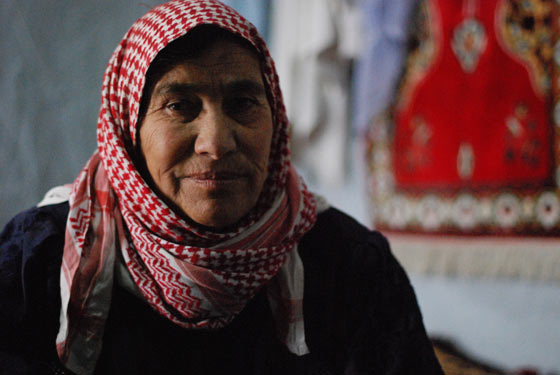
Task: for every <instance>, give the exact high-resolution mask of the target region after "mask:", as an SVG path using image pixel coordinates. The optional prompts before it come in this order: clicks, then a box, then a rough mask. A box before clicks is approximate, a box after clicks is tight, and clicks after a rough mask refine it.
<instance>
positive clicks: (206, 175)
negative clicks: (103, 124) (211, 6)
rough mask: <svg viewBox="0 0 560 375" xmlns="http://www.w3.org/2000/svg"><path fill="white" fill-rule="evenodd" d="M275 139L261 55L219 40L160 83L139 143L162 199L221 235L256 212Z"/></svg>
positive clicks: (155, 89) (141, 131)
mask: <svg viewBox="0 0 560 375" xmlns="http://www.w3.org/2000/svg"><path fill="white" fill-rule="evenodd" d="M272 133H273V123H272V113H271V109H270V105H269V102H268V100H267V95H266V90H265V86H264V83H263V79H262V76H261V69H260V63H259V59H258V57H257V55H256V53H255V52H254V51H252V50H249V49H248V48H247V47H245V46H242V45H240V44H238V43H236V42H235V41H226V40H218V41H216V42H215V43H213V44H212V45H210V46H208V47H207V48H205V50H204V51H202V52H201V53H200V54H199V56H198V57H196V58H191V59H188V60H186V61H184V62H182V63H180V64H178V65H176V66H174V67H173V68H172V69H171V70H170V71H168V72H167V73H166V74H164V75H163V76H162V77H161V78H160V79H159V81H157V83H156V84H155V86H154V89H153V92H152V95H151V97H150V101H149V105H148V109H147V112H146V116H145V117H144V119H143V121H142V123H141V125H140V131H139V137H140V149H141V152H142V155H143V157H144V163H145V165H146V167H147V170H148V172H149V174H150V176H151V179H152V182H153V184H155V187H156V188H157V190H159V193H160V194H162V195H163V196H164V198H165V199H166V200H167V201H169V202H171V203H172V204H173V205H175V206H176V208H178V209H180V210H181V211H182V212H183V213H184V214H186V215H187V216H188V217H189V218H190V219H192V220H193V221H195V222H196V223H199V224H202V225H204V226H207V227H211V228H216V229H221V228H225V227H228V226H231V225H232V224H235V223H236V222H238V221H239V220H240V219H241V218H243V217H244V216H245V215H246V214H247V213H248V212H249V211H250V210H251V208H253V207H254V206H255V204H256V202H257V200H258V198H259V195H260V193H261V191H262V188H263V185H264V181H265V180H266V177H267V169H268V160H269V154H270V144H271V139H272Z"/></svg>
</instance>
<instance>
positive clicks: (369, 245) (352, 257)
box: [300, 207, 396, 272]
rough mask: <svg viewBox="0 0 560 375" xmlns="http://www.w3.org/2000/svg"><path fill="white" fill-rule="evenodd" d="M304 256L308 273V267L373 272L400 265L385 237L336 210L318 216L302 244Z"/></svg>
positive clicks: (328, 210)
mask: <svg viewBox="0 0 560 375" xmlns="http://www.w3.org/2000/svg"><path fill="white" fill-rule="evenodd" d="M300 254H301V257H302V260H303V262H304V264H305V266H306V269H307V267H308V264H310V265H317V264H322V265H324V266H326V265H327V264H330V263H332V264H336V265H337V268H338V269H340V267H342V266H343V265H346V266H351V267H358V268H359V269H368V268H369V269H371V268H372V267H373V268H379V267H386V266H390V265H393V264H394V263H396V261H395V259H394V258H393V256H392V254H391V251H390V246H389V243H388V241H387V239H386V238H385V237H384V236H383V235H382V234H381V233H379V232H377V231H374V230H370V229H368V228H366V227H365V226H363V225H362V224H360V223H358V222H357V221H356V220H355V219H354V218H352V217H351V216H349V215H347V214H345V213H343V212H342V211H340V210H338V209H336V208H333V207H331V208H329V209H327V210H326V211H324V212H322V213H321V214H319V215H318V217H317V221H316V223H315V225H314V226H313V228H312V229H311V230H310V231H309V232H308V233H307V234H306V235H305V236H304V237H303V238H302V240H301V241H300ZM352 271H353V272H355V271H357V270H356V269H355V268H354V269H353V270H352Z"/></svg>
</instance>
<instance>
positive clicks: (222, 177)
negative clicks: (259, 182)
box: [185, 171, 247, 190]
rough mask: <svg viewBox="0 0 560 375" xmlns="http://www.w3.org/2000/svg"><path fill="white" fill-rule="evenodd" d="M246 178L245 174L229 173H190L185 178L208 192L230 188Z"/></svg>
mask: <svg viewBox="0 0 560 375" xmlns="http://www.w3.org/2000/svg"><path fill="white" fill-rule="evenodd" d="M246 177H247V176H246V174H242V173H237V172H229V171H227V172H202V173H190V174H188V175H187V176H185V178H186V179H187V180H188V181H191V182H194V183H195V184H197V185H200V186H202V187H204V188H207V189H210V190H214V189H223V188H228V187H232V186H233V185H235V184H238V183H239V182H241V180H242V179H244V178H246Z"/></svg>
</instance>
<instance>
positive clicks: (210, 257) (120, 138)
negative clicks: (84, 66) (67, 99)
mask: <svg viewBox="0 0 560 375" xmlns="http://www.w3.org/2000/svg"><path fill="white" fill-rule="evenodd" d="M203 24H213V25H217V26H219V27H222V28H225V29H227V30H229V31H230V32H232V33H234V34H237V35H239V36H241V37H243V38H244V39H246V40H248V41H249V42H250V43H251V44H252V45H253V46H254V47H255V49H256V51H257V52H258V54H259V55H260V57H261V59H262V61H261V66H262V73H263V80H264V83H265V85H266V87H267V90H268V93H269V98H270V101H271V103H270V106H271V109H272V114H273V121H274V133H273V138H272V145H271V154H270V158H269V166H268V177H267V180H266V182H265V185H264V187H263V191H262V193H261V196H260V198H259V200H258V202H257V205H256V207H254V208H253V209H252V211H250V212H249V214H248V215H247V217H245V218H244V219H242V220H241V222H240V223H238V225H237V227H235V228H234V229H232V230H231V231H230V232H227V233H221V232H220V233H218V232H213V231H209V230H206V229H205V228H202V227H200V226H197V225H196V224H192V223H190V222H188V221H187V220H185V219H183V218H182V217H181V216H180V215H178V214H177V213H175V212H174V211H173V210H172V209H171V208H170V207H168V206H167V205H166V204H165V203H164V202H163V201H162V200H161V199H160V198H159V197H158V196H157V195H156V194H155V193H154V192H153V191H152V190H151V189H150V187H149V186H148V184H147V183H146V182H145V181H144V179H143V178H142V176H141V175H140V173H139V172H138V171H137V169H136V167H135V165H134V163H133V161H132V160H133V158H132V156H131V153H132V151H131V150H134V147H135V145H136V143H137V139H136V136H137V127H138V124H137V120H138V110H139V105H140V99H141V94H142V90H143V86H144V80H145V74H146V71H147V69H148V67H149V65H150V63H151V61H152V60H153V59H154V57H155V56H156V54H157V53H158V52H159V51H161V49H163V48H164V47H165V46H166V45H168V44H169V43H170V42H171V41H173V40H175V39H177V38H179V37H181V36H182V35H185V34H186V33H187V32H188V31H189V30H191V29H192V28H194V27H195V26H198V25H203ZM97 141H98V151H97V153H96V154H94V156H93V157H92V158H91V159H90V161H89V162H88V164H87V165H86V168H85V169H84V170H83V171H82V173H81V174H80V175H79V176H78V178H77V179H76V181H75V183H74V185H73V190H72V194H71V197H70V214H69V219H68V220H69V221H68V224H69V225H68V229H67V234H66V244H65V250H64V257H63V268H62V274H61V289H62V305H63V308H62V312H61V328H60V330H59V335H58V338H57V349H58V352H59V357H60V358H61V361H62V362H63V364H65V365H66V366H67V367H69V368H71V369H72V370H74V371H75V372H77V373H91V372H92V371H93V369H94V366H95V360H96V358H97V356H98V355H99V353H100V348H101V337H102V333H103V324H104V321H105V318H106V314H107V311H108V307H109V305H110V298H111V285H112V283H113V269H114V267H113V265H114V264H115V262H119V260H118V259H119V257H121V256H122V259H123V262H124V263H125V265H126V268H127V269H128V272H129V274H130V275H131V278H132V281H133V283H134V284H135V285H136V286H137V288H138V289H139V291H140V292H141V294H142V295H143V296H144V298H145V299H146V300H147V301H148V302H149V303H150V305H152V307H153V308H154V309H156V310H157V311H159V312H160V313H161V314H162V315H164V316H166V317H167V318H168V319H170V320H171V321H173V322H174V323H176V324H178V325H180V326H182V327H185V328H192V329H203V328H219V327H223V326H224V325H225V324H227V323H228V322H230V321H231V320H232V319H233V318H234V317H235V315H236V314H237V313H239V312H240V311H241V309H242V308H243V307H244V305H245V303H246V301H247V300H248V299H249V298H251V297H252V296H254V295H255V294H256V292H257V291H258V290H259V289H260V288H261V287H263V286H264V285H265V283H267V282H268V281H269V280H271V279H272V278H273V277H274V276H275V275H276V274H277V273H278V271H279V270H280V269H281V267H283V265H284V264H285V262H286V260H287V259H288V257H289V255H290V254H291V255H292V256H293V254H294V251H295V249H296V248H297V242H298V240H299V239H300V238H301V236H303V234H305V233H306V232H307V231H308V230H309V229H310V228H311V226H312V225H313V223H314V222H315V219H316V201H315V198H314V197H313V195H312V194H310V193H309V192H308V191H307V190H306V187H305V185H304V184H303V182H302V181H301V180H300V179H299V177H298V176H297V174H296V173H295V171H294V170H293V168H292V165H291V162H290V155H289V146H288V121H287V118H286V114H285V109H284V105H283V102H282V96H281V93H280V89H279V85H278V77H277V75H276V72H275V69H274V64H273V62H272V60H271V58H270V55H269V53H268V50H267V48H266V46H265V43H264V41H263V40H262V39H261V38H260V37H259V36H258V33H257V30H256V29H255V28H254V26H252V25H251V24H250V23H248V22H247V21H246V20H244V19H243V18H242V17H241V16H240V15H238V14H237V13H235V11H233V10H232V9H230V8H229V7H227V6H225V5H223V4H221V3H219V2H217V1H213V0H200V1H172V2H169V3H167V4H164V5H161V6H158V7H156V8H154V9H153V10H151V11H150V12H149V13H148V14H146V15H145V16H144V17H142V18H140V19H139V20H138V21H137V22H136V23H135V24H134V25H133V26H132V27H131V29H130V30H129V31H128V32H127V34H126V35H125V36H124V38H123V40H122V42H121V43H120V44H119V46H118V47H117V49H116V50H115V52H114V54H113V55H112V57H111V59H110V61H109V64H108V67H107V70H106V72H105V76H104V80H103V86H102V104H101V109H100V114H99V120H98V126H97ZM118 250H120V251H118ZM117 252H118V254H117ZM278 288H279V290H280V291H281V293H279V295H280V296H282V298H286V299H287V300H288V303H290V304H293V300H292V301H290V292H289V290H287V289H289V287H286V286H285V285H279V286H278ZM296 294H297V295H302V293H301V291H298V293H296ZM280 305H282V303H281V302H280ZM280 310H281V309H280ZM296 315H298V316H300V315H301V314H300V312H297V314H296ZM276 318H277V319H279V320H282V318H281V317H279V316H276ZM280 323H281V322H280ZM290 323H292V322H286V324H290ZM281 325H282V324H280V326H281ZM282 331H289V329H287V328H286V327H283V328H282Z"/></svg>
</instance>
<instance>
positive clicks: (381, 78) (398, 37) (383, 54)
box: [352, 0, 418, 134]
mask: <svg viewBox="0 0 560 375" xmlns="http://www.w3.org/2000/svg"><path fill="white" fill-rule="evenodd" d="M417 4H418V0H360V4H359V6H360V7H361V13H362V15H363V20H364V25H363V27H364V35H363V41H364V48H363V51H362V52H361V54H360V56H359V57H358V58H357V59H356V63H355V67H354V69H355V70H354V76H353V93H352V98H353V103H352V125H353V128H354V130H355V131H356V132H357V134H363V133H364V132H365V130H366V129H367V127H368V126H369V125H370V121H371V120H372V119H373V118H375V117H376V116H377V115H378V114H380V113H382V112H383V111H384V110H385V109H387V107H388V106H389V104H390V102H391V101H392V99H393V95H394V90H395V88H396V84H397V83H398V79H399V76H400V74H401V71H402V69H403V64H404V59H405V57H406V41H407V31H408V23H409V21H410V17H411V13H412V10H413V9H414V8H415V6H416V5H417Z"/></svg>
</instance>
